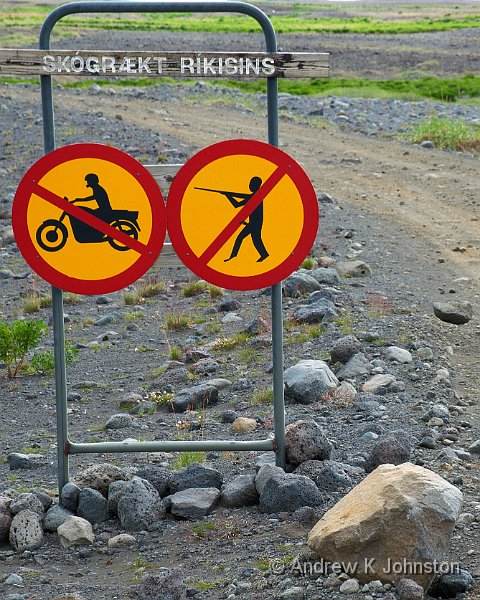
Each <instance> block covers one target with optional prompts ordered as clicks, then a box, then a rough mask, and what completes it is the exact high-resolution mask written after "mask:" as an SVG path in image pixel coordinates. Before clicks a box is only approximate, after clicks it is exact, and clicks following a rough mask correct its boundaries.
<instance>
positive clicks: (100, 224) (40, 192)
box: [32, 183, 148, 254]
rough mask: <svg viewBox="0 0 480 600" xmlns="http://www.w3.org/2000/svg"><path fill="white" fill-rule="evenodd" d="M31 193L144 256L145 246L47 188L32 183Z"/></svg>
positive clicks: (146, 248)
mask: <svg viewBox="0 0 480 600" xmlns="http://www.w3.org/2000/svg"><path fill="white" fill-rule="evenodd" d="M32 193H33V194H35V195H37V196H40V198H43V200H46V201H47V202H49V203H50V204H53V205H54V206H56V207H57V208H59V209H60V210H63V211H65V212H66V213H67V214H69V215H71V216H72V217H75V218H76V219H79V220H80V221H83V222H84V223H86V224H87V225H90V227H93V228H94V229H97V230H98V231H100V232H101V233H104V234H105V235H106V236H108V237H111V238H113V239H114V240H117V241H118V242H120V243H121V244H124V245H125V246H128V248H130V249H131V250H136V251H137V252H138V253H139V254H145V253H146V252H147V250H148V247H147V246H146V245H145V244H142V242H139V241H138V240H135V239H134V238H132V237H130V236H128V235H127V234H126V233H123V231H119V230H118V229H115V227H112V226H111V225H109V224H108V223H105V221H102V220H101V219H99V218H98V217H96V216H95V215H92V214H90V213H88V212H87V211H85V210H82V209H81V208H79V207H78V206H75V204H72V203H71V202H68V200H65V199H64V198H61V197H60V196H57V194H55V193H54V192H51V191H50V190H48V189H47V188H44V187H43V186H41V185H39V184H38V183H34V184H33V185H32Z"/></svg>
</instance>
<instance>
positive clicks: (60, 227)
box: [35, 219, 68, 252]
mask: <svg viewBox="0 0 480 600" xmlns="http://www.w3.org/2000/svg"><path fill="white" fill-rule="evenodd" d="M35 238H36V240H37V244H38V245H39V246H40V248H42V250H46V251H47V252H58V250H61V249H62V248H63V247H64V246H65V244H66V243H67V238H68V229H67V228H66V226H65V225H64V224H63V223H62V222H61V221H58V220H57V219H47V221H44V222H43V223H42V224H41V225H40V227H39V228H38V229H37V233H36V236H35Z"/></svg>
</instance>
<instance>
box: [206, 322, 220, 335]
mask: <svg viewBox="0 0 480 600" xmlns="http://www.w3.org/2000/svg"><path fill="white" fill-rule="evenodd" d="M220 331H222V326H221V324H220V323H219V322H218V321H210V323H207V324H206V325H205V333H208V334H214V333H220Z"/></svg>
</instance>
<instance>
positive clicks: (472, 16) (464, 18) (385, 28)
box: [0, 3, 480, 35]
mask: <svg viewBox="0 0 480 600" xmlns="http://www.w3.org/2000/svg"><path fill="white" fill-rule="evenodd" d="M284 6H286V5H284ZM327 7H328V8H330V9H331V6H328V5H327V6H326V7H324V10H327ZM415 8H416V9H417V10H415ZM459 8H460V7H454V6H452V8H451V9H448V10H442V11H436V12H435V13H434V14H432V16H429V17H426V16H425V10H424V9H423V7H421V6H418V7H409V10H408V12H407V13H406V14H405V13H404V11H402V10H401V7H396V8H394V11H395V10H396V11H397V14H394V15H393V18H392V14H391V11H389V12H388V13H387V12H385V13H383V12H379V11H377V13H378V14H375V13H374V12H373V13H372V15H373V16H354V15H355V13H354V14H353V15H352V16H349V14H348V10H347V11H344V12H345V13H346V16H344V17H343V16H342V17H341V18H339V17H330V18H327V17H322V16H318V14H319V13H320V14H321V12H322V7H321V6H320V7H319V6H318V5H309V4H300V5H297V4H292V5H290V9H289V10H288V11H287V10H286V9H285V12H286V13H288V14H282V15H278V16H277V15H276V14H274V13H275V11H269V12H270V13H271V14H269V17H270V19H271V21H272V23H273V25H274V27H275V30H276V31H277V32H278V33H284V34H287V33H338V34H341V33H359V34H401V33H424V32H428V31H446V30H452V29H466V28H472V27H480V7H479V10H478V12H477V13H475V12H473V13H470V12H461V13H460V12H459V10H458V9H459ZM51 10H52V7H51V6H18V5H17V6H12V5H8V4H5V3H0V28H6V29H11V28H12V29H18V30H25V29H27V28H35V29H39V28H40V26H41V24H42V22H43V20H44V19H45V17H46V16H47V14H48V13H49V12H51ZM59 28H61V29H64V30H67V31H70V33H71V34H72V35H73V34H74V33H75V31H76V30H89V29H106V30H116V31H122V30H130V31H157V30H164V31H204V32H225V31H230V32H235V33H248V32H252V31H259V30H260V26H259V25H258V24H257V23H256V21H255V20H253V19H252V18H250V17H247V16H244V15H212V14H206V15H205V14H198V13H169V14H162V13H145V14H137V15H132V14H130V13H126V14H118V13H117V14H103V15H102V16H101V18H99V17H98V15H92V16H90V15H85V14H82V15H75V16H70V17H66V18H64V19H62V20H61V24H60V25H59ZM64 33H66V31H65V32H64Z"/></svg>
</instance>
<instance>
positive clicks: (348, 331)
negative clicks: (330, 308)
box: [333, 313, 355, 335]
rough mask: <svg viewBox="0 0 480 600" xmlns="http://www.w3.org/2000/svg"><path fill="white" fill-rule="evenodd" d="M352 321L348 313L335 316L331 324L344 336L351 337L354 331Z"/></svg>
mask: <svg viewBox="0 0 480 600" xmlns="http://www.w3.org/2000/svg"><path fill="white" fill-rule="evenodd" d="M354 322H355V321H354V319H353V317H352V316H351V315H350V314H349V313H345V314H343V315H337V316H336V317H335V318H334V319H333V323H334V324H335V325H336V326H337V327H338V328H339V329H340V331H341V332H342V333H343V334H344V335H353V333H354V329H353V324H354Z"/></svg>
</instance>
